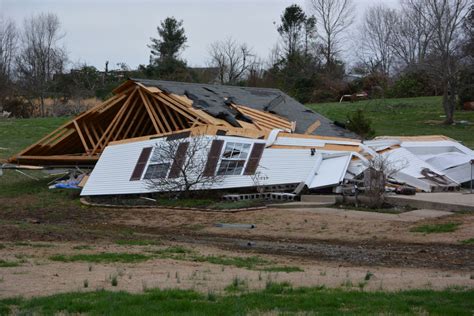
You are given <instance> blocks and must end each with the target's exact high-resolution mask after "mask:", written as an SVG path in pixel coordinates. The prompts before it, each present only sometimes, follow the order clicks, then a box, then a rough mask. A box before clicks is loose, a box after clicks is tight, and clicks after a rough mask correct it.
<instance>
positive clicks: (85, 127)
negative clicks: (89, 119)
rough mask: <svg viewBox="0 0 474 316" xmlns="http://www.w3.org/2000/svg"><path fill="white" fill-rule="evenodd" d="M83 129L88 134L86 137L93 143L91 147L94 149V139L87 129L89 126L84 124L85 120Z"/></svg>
mask: <svg viewBox="0 0 474 316" xmlns="http://www.w3.org/2000/svg"><path fill="white" fill-rule="evenodd" d="M82 127H83V128H84V132H86V136H87V138H88V139H89V142H90V143H91V146H92V147H94V146H95V141H94V138H92V135H91V133H90V132H89V129H88V128H87V124H86V122H84V120H82Z"/></svg>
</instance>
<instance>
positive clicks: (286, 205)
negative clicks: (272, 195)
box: [269, 202, 334, 209]
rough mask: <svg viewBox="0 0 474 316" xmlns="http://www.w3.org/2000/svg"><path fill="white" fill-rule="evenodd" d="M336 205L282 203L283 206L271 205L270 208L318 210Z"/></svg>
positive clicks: (325, 203) (326, 203)
mask: <svg viewBox="0 0 474 316" xmlns="http://www.w3.org/2000/svg"><path fill="white" fill-rule="evenodd" d="M331 205H334V203H329V202H289V203H281V204H271V205H269V207H275V208H292V209H293V208H308V209H312V208H317V207H325V206H331Z"/></svg>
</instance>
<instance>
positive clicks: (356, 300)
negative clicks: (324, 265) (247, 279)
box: [0, 284, 474, 316]
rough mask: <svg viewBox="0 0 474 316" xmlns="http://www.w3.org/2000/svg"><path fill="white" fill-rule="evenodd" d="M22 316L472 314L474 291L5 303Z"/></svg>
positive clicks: (107, 296)
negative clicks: (77, 315) (85, 315)
mask: <svg viewBox="0 0 474 316" xmlns="http://www.w3.org/2000/svg"><path fill="white" fill-rule="evenodd" d="M10 309H12V310H13V309H14V310H15V312H16V313H17V314H21V315H26V314H27V315H35V314H41V315H57V314H87V315H183V314H184V315H223V316H225V315H247V314H253V315H256V314H285V315H288V314H305V315H306V314H318V315H400V314H402V315H428V314H429V315H472V312H473V310H474V291H473V290H469V291H455V290H445V291H432V290H410V291H403V292H393V293H389V292H366V291H345V290H341V289H336V290H330V289H325V288H320V287H318V288H297V289H294V288H292V287H291V286H289V285H288V284H269V285H268V286H267V288H266V289H264V290H261V291H258V292H243V293H242V292H237V293H235V294H234V293H232V294H227V295H212V296H209V295H205V294H200V293H197V292H194V291H190V290H177V289H176V290H159V289H153V290H148V291H146V292H144V293H140V294H130V293H126V292H110V291H103V290H102V291H95V292H83V293H66V294H57V295H53V296H47V297H40V298H32V299H19V298H15V299H8V300H0V314H7V313H8V312H9V310H10Z"/></svg>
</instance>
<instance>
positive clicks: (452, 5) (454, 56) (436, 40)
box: [406, 0, 470, 124]
mask: <svg viewBox="0 0 474 316" xmlns="http://www.w3.org/2000/svg"><path fill="white" fill-rule="evenodd" d="M406 3H407V5H409V6H411V7H412V8H413V10H415V11H416V12H417V13H418V14H419V16H420V17H421V18H422V19H423V20H424V22H426V23H427V24H428V25H429V27H430V28H432V30H433V37H432V43H431V49H430V57H429V59H428V60H427V61H426V62H427V63H428V65H429V68H430V71H431V72H432V74H433V75H434V76H435V77H436V78H437V79H438V80H439V81H440V83H441V84H442V86H443V109H444V112H445V115H446V118H445V121H444V122H445V124H452V123H453V122H454V110H455V107H456V90H457V83H458V77H459V71H460V59H461V57H462V56H461V52H462V49H460V47H461V45H462V41H461V39H462V25H463V22H464V19H465V17H466V15H467V13H468V7H469V4H470V0H407V2H406Z"/></svg>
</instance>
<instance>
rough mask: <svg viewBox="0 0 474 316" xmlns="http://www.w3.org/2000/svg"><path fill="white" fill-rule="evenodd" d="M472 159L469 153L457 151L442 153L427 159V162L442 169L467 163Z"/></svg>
mask: <svg viewBox="0 0 474 316" xmlns="http://www.w3.org/2000/svg"><path fill="white" fill-rule="evenodd" d="M470 161H471V157H470V156H469V155H466V154H461V153H456V152H448V153H442V154H439V155H436V156H434V157H432V158H429V159H427V160H426V162H427V163H429V164H430V165H432V166H434V167H435V168H438V169H440V170H446V169H449V168H452V167H456V166H460V165H463V164H467V163H469V162H470Z"/></svg>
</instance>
